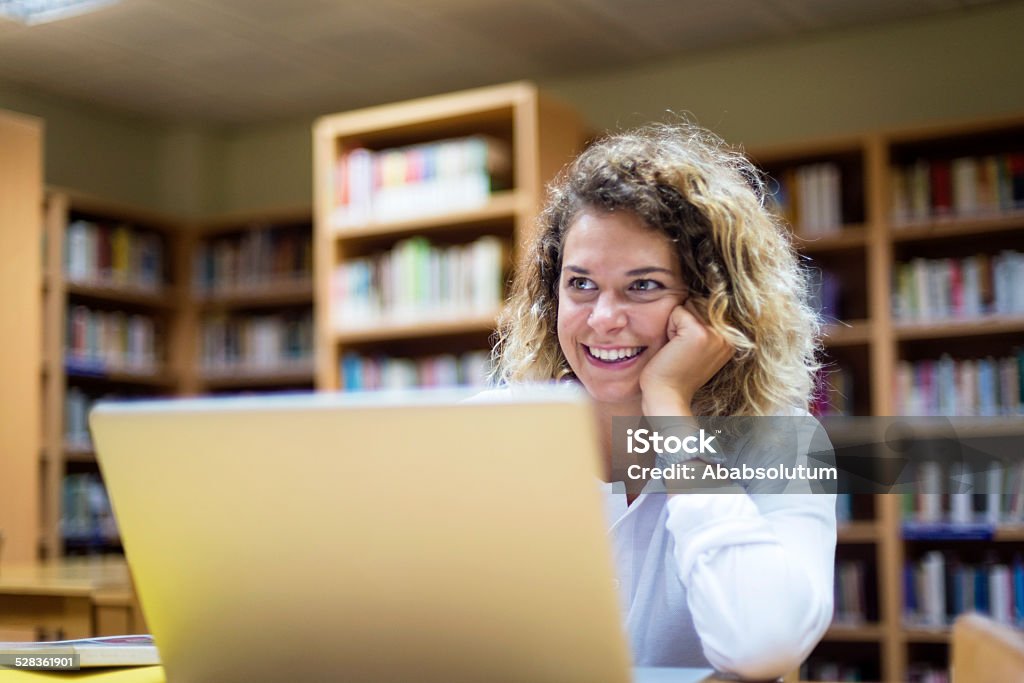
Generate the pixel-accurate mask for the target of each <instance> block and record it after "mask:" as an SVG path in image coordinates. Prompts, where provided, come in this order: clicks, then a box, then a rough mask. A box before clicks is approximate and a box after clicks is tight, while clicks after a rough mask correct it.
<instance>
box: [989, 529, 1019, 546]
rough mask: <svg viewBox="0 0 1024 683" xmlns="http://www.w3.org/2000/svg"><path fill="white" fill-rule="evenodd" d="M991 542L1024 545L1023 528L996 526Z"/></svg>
mask: <svg viewBox="0 0 1024 683" xmlns="http://www.w3.org/2000/svg"><path fill="white" fill-rule="evenodd" d="M992 540H993V541H996V542H998V543H1024V526H998V527H996V530H995V534H994V535H993V536H992Z"/></svg>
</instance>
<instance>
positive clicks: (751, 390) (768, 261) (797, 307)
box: [492, 122, 819, 416]
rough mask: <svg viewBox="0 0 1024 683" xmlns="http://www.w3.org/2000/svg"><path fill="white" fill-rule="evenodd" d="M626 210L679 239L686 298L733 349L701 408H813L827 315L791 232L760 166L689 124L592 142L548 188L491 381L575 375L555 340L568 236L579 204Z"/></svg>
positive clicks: (744, 411)
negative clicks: (815, 298) (773, 208)
mask: <svg viewBox="0 0 1024 683" xmlns="http://www.w3.org/2000/svg"><path fill="white" fill-rule="evenodd" d="M587 210H590V211H602V212H611V211H630V212H632V213H634V214H635V215H636V216H638V217H639V218H640V219H641V220H642V221H643V222H644V223H645V224H646V225H647V226H649V227H650V228H651V229H652V230H655V231H657V232H659V233H661V234H664V235H666V236H667V237H668V239H669V240H670V241H671V242H672V243H673V244H674V245H675V248H676V250H677V253H678V256H679V261H680V265H681V266H682V272H683V278H684V280H685V281H686V284H687V286H688V288H689V292H690V294H689V300H690V301H691V302H693V304H694V306H695V308H696V310H697V312H698V313H699V314H700V316H701V317H702V318H703V319H704V320H705V321H706V323H707V324H708V325H709V326H710V327H711V328H712V329H714V330H715V331H716V332H718V333H719V334H721V335H722V336H723V337H724V338H725V339H726V340H727V341H728V342H729V343H730V344H732V346H733V347H734V348H735V349H736V354H735V356H734V357H733V359H732V360H731V361H729V362H728V363H727V364H726V365H725V367H723V368H722V369H721V370H720V371H719V372H718V373H717V374H716V375H715V376H714V377H713V378H712V379H711V380H710V381H709V382H708V383H707V384H706V385H704V387H702V388H701V389H700V390H699V391H698V392H697V394H696V395H695V396H694V399H693V409H694V412H695V414H696V415H709V416H725V415H769V414H772V413H774V412H776V411H778V410H779V409H781V408H783V407H798V408H803V409H806V408H807V405H808V400H809V397H810V394H811V392H812V389H813V384H814V376H815V373H816V372H817V370H818V368H819V363H818V360H817V351H818V346H817V341H816V340H817V338H818V332H819V319H818V316H817V314H816V313H815V312H814V310H812V308H811V307H810V306H809V305H808V303H807V301H808V296H807V294H808V272H807V270H806V269H805V268H804V267H803V266H802V265H801V264H800V261H799V259H798V257H797V255H796V253H795V251H794V249H793V246H792V242H791V239H790V235H789V232H788V231H787V230H786V229H785V228H784V227H783V226H782V225H781V224H780V222H779V220H778V219H777V218H776V217H775V216H774V215H773V214H772V213H771V212H770V211H768V210H767V209H766V207H765V181H764V178H763V176H762V173H761V172H760V171H759V170H758V169H757V168H756V167H755V166H754V165H753V164H751V162H750V161H748V160H747V159H746V158H745V157H744V156H743V155H742V154H740V153H738V152H736V151H733V150H731V149H729V148H728V147H727V146H726V145H725V143H724V142H723V141H722V140H721V139H720V138H718V137H717V136H715V135H714V134H712V133H710V132H708V131H706V130H704V129H702V128H699V127H698V126H696V125H693V124H691V123H689V122H683V123H671V124H651V125H648V126H645V127H643V128H639V129H637V130H633V131H629V132H624V133H617V134H612V135H610V136H608V137H605V138H603V139H602V140H600V141H598V142H596V143H595V144H593V145H592V146H590V147H589V148H588V149H587V150H586V151H584V152H583V153H582V154H581V155H580V156H579V157H577V159H576V160H575V161H574V162H572V163H571V164H570V165H569V166H568V167H567V168H565V169H564V170H563V171H562V172H561V174H559V176H558V177H557V178H556V179H555V181H554V182H553V183H552V184H551V185H550V186H549V187H548V199H547V204H546V207H545V208H544V210H543V211H542V213H541V214H540V216H539V218H538V230H537V232H536V234H535V236H534V238H533V241H532V244H530V246H529V247H528V248H527V250H526V252H525V254H524V257H523V259H522V261H521V263H520V264H519V267H518V269H517V271H516V275H515V279H514V281H513V284H512V294H511V296H510V297H509V300H508V301H507V302H506V305H505V308H504V309H503V311H502V314H501V316H500V318H499V323H498V332H497V334H496V343H495V346H494V354H493V363H494V372H493V373H492V380H495V381H496V382H497V383H499V384H507V383H518V382H533V381H546V380H571V379H574V377H573V374H572V370H571V369H570V368H569V364H568V362H567V361H566V359H565V356H564V355H563V354H562V349H561V347H560V345H559V343H558V333H557V320H558V287H559V278H560V275H561V269H562V251H563V246H564V244H565V236H566V232H567V231H568V229H569V228H570V227H571V226H572V224H573V222H574V221H575V219H576V218H577V216H578V215H579V214H580V213H581V212H583V211H587Z"/></svg>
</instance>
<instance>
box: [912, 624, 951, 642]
mask: <svg viewBox="0 0 1024 683" xmlns="http://www.w3.org/2000/svg"><path fill="white" fill-rule="evenodd" d="M950 634H951V631H950V629H949V628H948V627H941V628H939V627H937V628H923V627H919V626H915V627H908V628H905V629H904V631H903V636H904V638H905V639H906V641H907V642H908V643H948V642H949V637H950Z"/></svg>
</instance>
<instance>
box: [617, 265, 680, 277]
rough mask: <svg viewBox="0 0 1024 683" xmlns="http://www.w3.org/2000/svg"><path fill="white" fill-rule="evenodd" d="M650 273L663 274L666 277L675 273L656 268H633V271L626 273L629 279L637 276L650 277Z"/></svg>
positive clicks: (666, 269)
mask: <svg viewBox="0 0 1024 683" xmlns="http://www.w3.org/2000/svg"><path fill="white" fill-rule="evenodd" d="M651 273H665V274H666V275H675V273H674V272H673V271H671V270H669V269H668V268H661V267H658V266H647V267H645V268H634V269H633V270H631V271H629V272H627V273H626V275H628V276H629V277H637V276H638V275H650V274H651Z"/></svg>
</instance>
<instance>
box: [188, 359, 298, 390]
mask: <svg viewBox="0 0 1024 683" xmlns="http://www.w3.org/2000/svg"><path fill="white" fill-rule="evenodd" d="M200 382H201V384H202V386H203V388H204V389H205V390H207V391H214V390H223V389H248V388H254V387H265V388H271V387H279V386H280V387H289V386H294V385H298V384H312V383H313V362H312V361H309V362H307V363H295V364H294V365H285V366H282V367H276V368H273V367H272V368H262V369H254V368H246V367H240V368H237V369H234V370H225V371H205V372H203V373H202V375H201V376H200Z"/></svg>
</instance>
